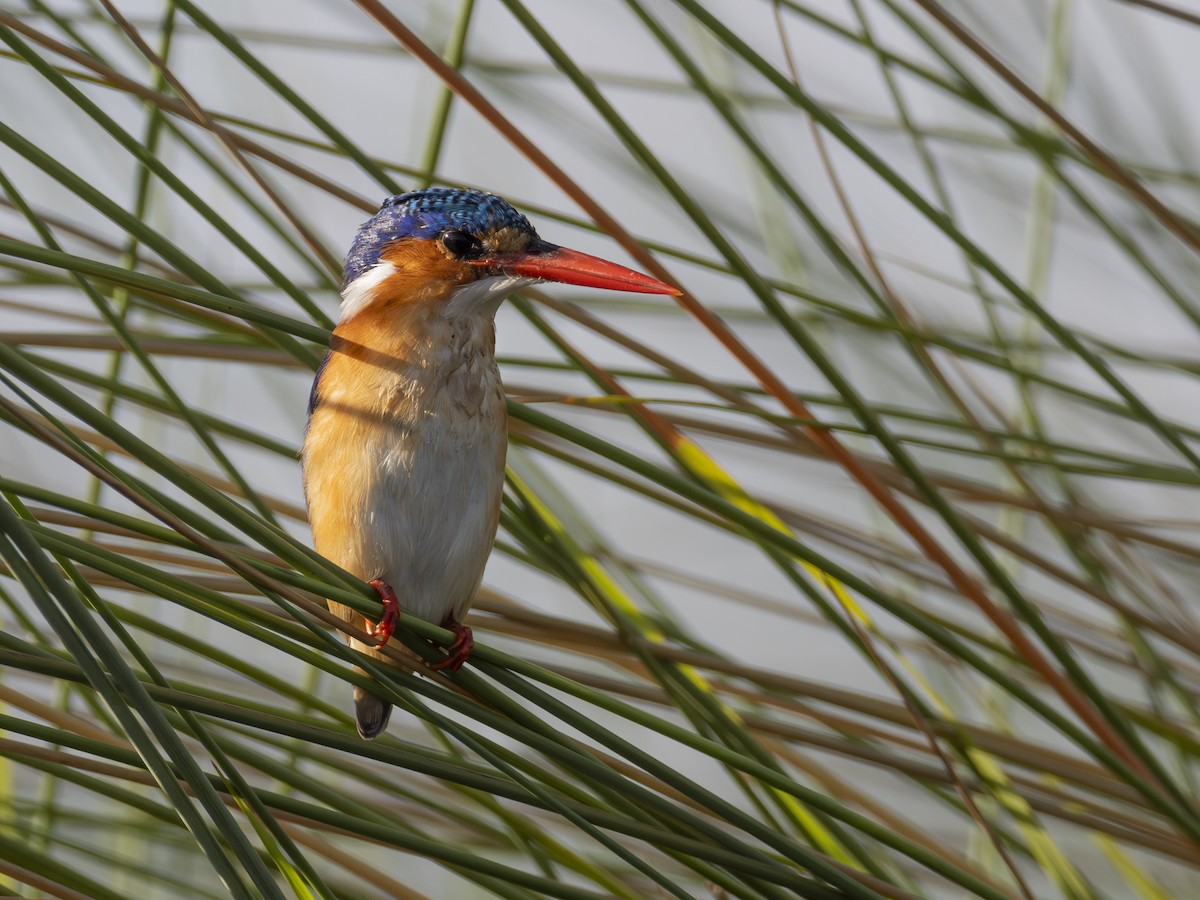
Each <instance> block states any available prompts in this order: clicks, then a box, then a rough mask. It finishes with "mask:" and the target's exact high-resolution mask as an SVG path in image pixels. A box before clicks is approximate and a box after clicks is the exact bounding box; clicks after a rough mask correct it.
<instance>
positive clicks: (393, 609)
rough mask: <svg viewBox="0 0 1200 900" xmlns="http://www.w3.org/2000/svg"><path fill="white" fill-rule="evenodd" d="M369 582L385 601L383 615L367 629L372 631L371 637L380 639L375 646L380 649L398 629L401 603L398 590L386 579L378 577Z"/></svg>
mask: <svg viewBox="0 0 1200 900" xmlns="http://www.w3.org/2000/svg"><path fill="white" fill-rule="evenodd" d="M368 583H369V584H370V585H371V587H373V588H375V592H376V593H377V594H379V599H380V600H381V601H383V615H382V616H380V617H379V621H378V622H376V623H375V624H374V625H372V626H371V627H370V628H368V629H367V630H368V631H369V632H370V633H371V637H374V638H377V639H378V641H379V643H378V644H376V645H375V648H376V649H378V648H380V647H382V646H383V645H384V644H386V643H387V642H388V638H390V637H391V636H392V632H393V631H395V630H396V623H397V622H399V621H400V604H399V602H397V600H396V592H395V591H393V590H392V586H391V585H390V584H388V583H387V582H386V581H383V580H381V579H379V578H376V579H375V580H374V581H371V582H368Z"/></svg>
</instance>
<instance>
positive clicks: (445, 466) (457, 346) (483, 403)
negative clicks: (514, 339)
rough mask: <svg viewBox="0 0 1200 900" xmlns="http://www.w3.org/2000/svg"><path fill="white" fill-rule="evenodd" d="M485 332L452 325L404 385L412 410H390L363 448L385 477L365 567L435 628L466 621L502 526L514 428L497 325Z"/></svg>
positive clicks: (371, 512) (372, 511) (370, 500)
mask: <svg viewBox="0 0 1200 900" xmlns="http://www.w3.org/2000/svg"><path fill="white" fill-rule="evenodd" d="M479 331H481V329H478V328H476V327H473V325H472V324H471V323H469V322H462V321H459V322H455V323H446V327H445V328H444V332H445V333H444V334H442V335H440V336H438V338H437V339H435V340H431V342H430V345H429V346H428V347H427V348H426V350H427V352H426V353H425V354H423V359H422V361H421V364H419V365H417V366H414V367H411V368H410V371H409V375H410V376H411V378H409V379H408V380H406V381H404V380H401V381H398V382H397V383H396V384H395V386H394V389H395V390H396V391H399V392H402V393H403V394H405V395H406V396H404V397H403V398H402V399H403V402H401V403H397V404H394V405H393V404H390V403H385V404H384V408H385V409H389V410H391V411H393V412H394V411H395V410H396V409H397V408H400V409H403V413H402V414H400V415H392V416H390V417H389V418H388V419H387V420H386V421H384V422H383V423H382V425H383V427H382V428H379V429H375V430H373V433H372V435H371V438H370V439H369V440H368V441H367V446H364V447H363V453H364V454H365V455H366V456H367V457H369V459H368V460H366V461H365V463H366V465H368V466H370V467H371V468H372V469H373V470H374V471H375V472H376V473H377V477H376V478H375V479H373V482H372V485H371V487H370V488H369V490H368V491H367V492H366V496H364V497H362V498H361V502H362V503H363V509H362V516H361V521H362V526H363V527H362V540H363V542H364V546H363V547H362V551H363V554H362V557H363V560H364V562H365V563H366V564H367V565H370V566H373V567H374V571H372V572H371V573H370V577H377V578H382V579H383V580H384V581H386V582H387V583H388V584H390V585H391V586H392V587H393V588H394V589H395V591H396V595H397V597H398V598H399V600H400V602H401V604H402V605H404V606H405V607H406V608H408V609H410V610H411V611H412V612H414V613H416V614H417V615H419V616H421V617H423V618H427V619H430V620H432V621H434V622H440V621H442V619H444V618H445V617H446V616H447V615H449V614H453V616H454V618H455V619H457V620H460V621H461V618H462V616H463V615H465V613H466V610H467V608H468V607H469V605H470V603H471V601H472V600H473V599H474V596H475V592H476V591H477V590H478V588H479V583H480V581H481V579H482V578H483V570H484V566H485V565H486V563H487V559H488V555H489V553H490V552H491V548H492V543H493V541H494V540H495V536H496V527H497V523H498V521H499V511H500V497H501V493H502V491H503V488H504V458H505V452H506V449H507V446H508V435H507V419H506V415H505V408H504V393H503V389H502V386H501V383H500V375H499V372H498V371H497V369H496V364H495V360H494V357H493V355H492V352H491V345H490V322H489V323H487V333H486V334H483V333H477V332H479ZM481 341H482V342H483V343H484V344H486V348H485V347H481V346H479V344H480V342H481Z"/></svg>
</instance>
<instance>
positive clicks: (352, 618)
mask: <svg viewBox="0 0 1200 900" xmlns="http://www.w3.org/2000/svg"><path fill="white" fill-rule="evenodd" d="M329 609H330V611H332V612H334V613H336V614H337V615H339V616H341V617H342V618H343V619H345V620H346V621H347V622H354V624H355V625H356V626H358V627H359V628H360V629H362V630H364V631H367V630H369V628H370V623H369V622H368V621H367V619H366V618H365V617H364V616H362V615H359V614H358V613H357V612H355V611H354V610H353V609H352V608H351V607H349V606H343V605H342V604H340V603H335V602H333V601H332V600H330V601H329ZM346 643H348V644H349V645H350V647H351V648H352V649H354V650H358V651H359V652H361V653H365V654H367V656H370V657H373V658H375V659H377V660H379V661H380V662H382V663H385V664H387V665H391V666H396V667H397V668H400V669H402V670H405V671H409V672H411V671H412V668H411V667H407V666H404V665H402V664H400V663H397V662H396V661H395V660H393V659H391V658H390V657H387V656H384V655H383V654H382V653H380V652H379V650H378V649H377V648H376V647H374V646H373V645H371V644H364V643H363V642H362V641H358V640H355V639H354V638H347V640H346ZM401 647H402V648H403V645H401ZM355 671H357V672H358V673H359V674H360V675H365V674H366V672H364V671H363V670H362V669H361V668H358V667H357V666H356V667H355ZM391 715H392V704H391V703H390V702H389V701H387V700H384V699H383V698H382V697H380V696H378V695H377V694H373V693H371V691H370V690H368V689H366V688H361V687H355V688H354V719H355V722H356V723H357V724H358V733H359V735H361V736H362V737H363V738H365V739H366V740H368V741H369V740H372V739H373V738H377V737H379V735H381V734H382V733H383V730H384V729H385V728H387V724H388V719H389V718H390V717H391Z"/></svg>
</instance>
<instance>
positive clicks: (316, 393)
mask: <svg viewBox="0 0 1200 900" xmlns="http://www.w3.org/2000/svg"><path fill="white" fill-rule="evenodd" d="M332 355H333V351H332V350H329V351H326V353H325V355H324V356H322V357H321V364H320V365H319V366H317V374H316V375H315V376H314V377H313V383H312V390H310V391H309V392H308V417H309V418H310V419H311V418H312V415H313V413H315V412H316V411H317V407H318V406H320V405H321V376H322V375H323V374H325V366H326V365H327V364H328V363H329V357H330V356H332Z"/></svg>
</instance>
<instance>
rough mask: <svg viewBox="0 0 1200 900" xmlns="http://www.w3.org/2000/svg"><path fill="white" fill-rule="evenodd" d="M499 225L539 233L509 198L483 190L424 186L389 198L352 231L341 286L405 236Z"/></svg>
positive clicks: (478, 231) (480, 232) (475, 230)
mask: <svg viewBox="0 0 1200 900" xmlns="http://www.w3.org/2000/svg"><path fill="white" fill-rule="evenodd" d="M501 228H515V229H517V230H519V231H524V232H527V233H528V234H532V235H535V236H536V234H537V232H536V231H534V228H533V226H532V225H530V224H529V220H528V219H526V218H525V217H524V216H523V215H521V214H520V213H519V212H517V211H516V210H515V209H513V208H512V206H511V205H509V203H508V201H506V200H504V199H502V198H500V197H497V196H496V195H495V194H488V193H486V192H484V191H469V190H463V189H457V188H426V189H424V190H420V191H409V192H408V193H407V194H397V195H396V196H394V197H388V198H387V199H386V200H384V201H383V206H381V207H380V209H379V212H377V213H376V214H375V215H374V217H373V218H371V219H368V220H367V221H366V222H364V223H363V224H362V225H361V226H360V227H359V229H358V234H356V235H355V236H354V243H353V244H352V245H351V246H350V252H349V253H348V254H347V255H346V270H345V272H344V274H343V276H342V287H343V288H344V287H345V286H346V285H348V284H350V282H352V281H354V279H356V278H358V276H360V275H362V274H363V273H364V272H366V271H367V270H368V269H370V268H371V267H372V266H373V265H375V264H376V263H378V262H379V255H380V254H381V253H382V252H383V249H384V247H386V246H387V245H388V244H390V243H392V242H393V241H397V240H400V239H401V238H425V239H428V240H432V239H433V238H435V237H437V236H438V235H439V234H441V233H442V232H443V231H450V230H456V231H466V232H468V233H470V234H473V235H476V236H481V235H484V234H487V233H489V232H492V231H497V230H499V229H501Z"/></svg>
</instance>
